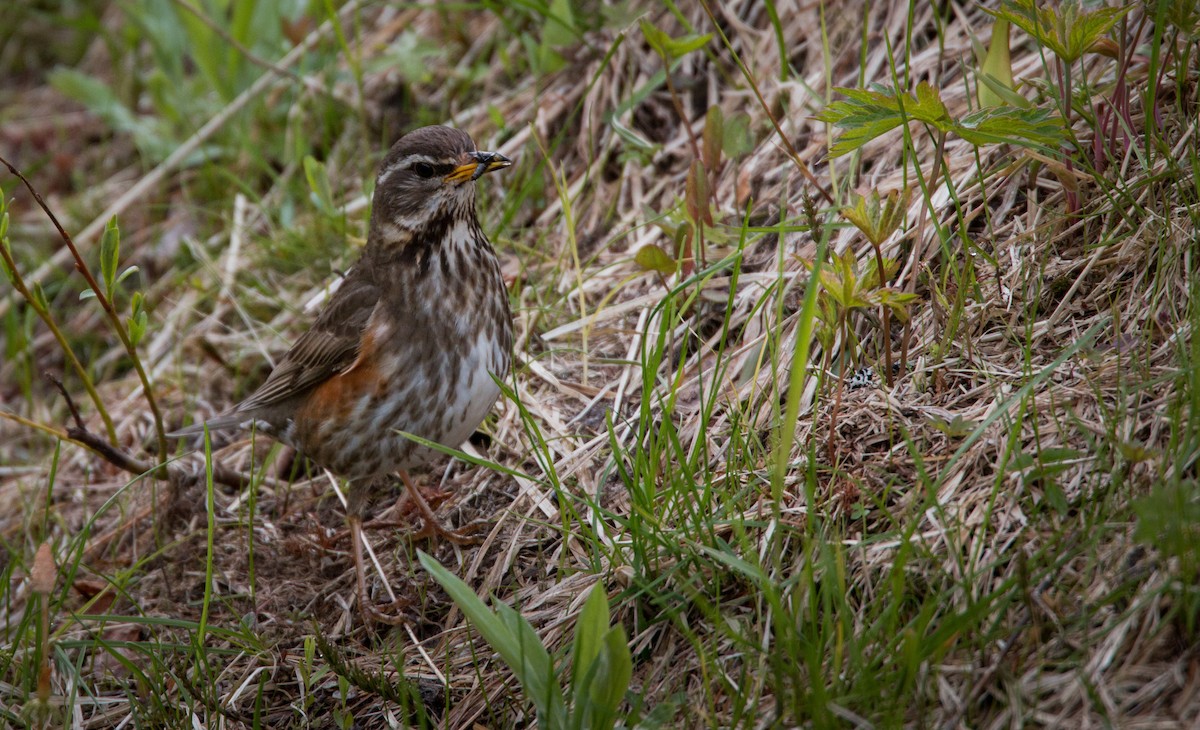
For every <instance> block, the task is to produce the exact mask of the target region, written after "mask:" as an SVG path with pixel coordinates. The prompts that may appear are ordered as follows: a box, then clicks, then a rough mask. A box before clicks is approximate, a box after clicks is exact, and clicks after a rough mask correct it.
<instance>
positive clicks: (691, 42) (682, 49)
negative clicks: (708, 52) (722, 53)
mask: <svg viewBox="0 0 1200 730" xmlns="http://www.w3.org/2000/svg"><path fill="white" fill-rule="evenodd" d="M712 37H713V36H712V33H705V34H704V35H696V34H694V33H691V34H688V35H685V36H681V37H679V38H668V39H667V41H666V44H665V47H666V50H667V54H668V56H670V57H671V58H681V57H683V56H686V55H687V54H689V53H691V52H692V51H698V50H700V49H701V48H703V47H705V46H706V45H708V42H709V41H711V40H712Z"/></svg>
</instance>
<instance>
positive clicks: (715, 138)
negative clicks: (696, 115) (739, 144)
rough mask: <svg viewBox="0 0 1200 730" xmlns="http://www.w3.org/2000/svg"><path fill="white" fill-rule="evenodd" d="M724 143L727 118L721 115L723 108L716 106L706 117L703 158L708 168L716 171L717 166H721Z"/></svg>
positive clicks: (711, 107)
mask: <svg viewBox="0 0 1200 730" xmlns="http://www.w3.org/2000/svg"><path fill="white" fill-rule="evenodd" d="M724 141H725V116H724V115H723V114H722V113H721V107H719V106H717V105H715V104H714V105H713V106H710V107H709V108H708V113H707V114H706V115H705V116H704V146H703V158H704V165H705V166H706V167H708V168H710V169H713V170H715V169H717V165H719V164H721V147H722V146H723V145H722V143H723V142H724Z"/></svg>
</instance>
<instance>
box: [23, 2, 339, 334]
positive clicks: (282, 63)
mask: <svg viewBox="0 0 1200 730" xmlns="http://www.w3.org/2000/svg"><path fill="white" fill-rule="evenodd" d="M357 8H358V3H347V4H346V5H345V7H344V8H343V9H342V12H353V11H355V10H357ZM332 27H333V24H332V23H330V22H329V21H325V22H324V23H322V24H321V25H320V27H318V28H317V29H316V30H314V31H313V32H312V33H310V34H309V35H308V37H307V38H305V39H304V42H303V43H300V44H299V45H297V46H296V47H295V48H293V49H292V50H290V51H288V53H287V55H285V56H284V57H283V58H281V59H280V60H279V62H278V63H277V64H275V67H278V68H287V67H288V66H291V65H293V64H294V63H296V61H298V60H299V59H300V58H302V57H303V56H304V54H305V53H307V52H308V51H309V50H310V49H312V47H313V46H315V45H316V44H317V41H319V40H321V38H322V37H324V35H325V34H326V33H328V32H329V30H330V29H331V28H332ZM273 70H274V69H273ZM278 80H279V77H278V76H276V75H275V74H273V73H264V74H263V75H262V76H259V77H258V79H257V80H256V81H255V82H254V83H253V84H251V85H250V86H249V87H248V88H247V89H246V90H245V91H243V92H242V93H241V94H239V95H238V97H237V98H235V99H234V100H233V101H231V102H230V103H229V104H228V105H227V106H226V107H225V108H224V109H222V110H221V111H220V112H218V113H217V114H216V115H214V116H213V117H212V118H211V119H209V120H208V121H207V122H206V123H205V124H204V126H203V127H201V128H200V129H198V130H196V133H195V134H193V135H192V136H191V137H189V138H188V139H187V141H185V142H184V143H183V144H181V145H179V147H177V148H176V149H175V151H174V152H172V153H171V154H170V155H168V156H167V159H165V160H163V161H162V162H160V163H158V166H157V167H155V168H154V169H153V170H151V171H150V172H149V173H148V174H147V175H146V176H145V177H143V178H142V179H140V180H138V181H137V182H136V183H134V184H133V185H132V186H131V187H130V188H129V189H128V190H126V191H125V193H124V194H123V195H121V197H119V198H117V199H116V201H114V202H113V204H112V205H110V206H108V208H106V209H105V210H104V212H103V213H101V214H100V215H98V216H96V218H95V219H93V220H92V222H91V223H89V224H88V225H87V227H86V228H84V229H83V231H82V232H80V234H79V236H78V238H79V240H81V241H86V240H88V239H90V238H92V237H93V236H95V235H96V234H98V233H100V232H101V231H102V230H103V229H104V224H105V223H107V222H108V220H109V219H110V218H112V217H113V216H114V215H118V214H120V213H122V212H124V211H125V209H126V208H128V207H129V206H130V205H132V204H134V203H136V202H138V201H141V200H144V199H145V197H146V193H148V192H149V191H150V189H151V188H153V187H154V186H155V185H157V184H158V183H160V182H162V180H163V178H165V177H166V176H167V174H168V173H171V172H173V171H174V170H175V169H176V168H178V167H180V166H181V165H183V163H184V162H185V161H186V160H187V159H188V158H189V157H191V156H192V154H193V153H195V151H196V150H198V149H200V146H201V145H203V144H204V143H205V142H206V141H208V139H209V138H210V137H212V136H213V135H214V134H216V133H217V130H219V129H220V128H221V127H223V126H225V123H226V122H228V121H229V120H230V119H233V118H234V117H236V116H237V115H238V114H239V113H240V112H241V111H242V109H244V108H245V107H246V106H247V105H249V104H250V103H251V102H254V101H257V100H259V99H261V98H262V96H263V93H264V92H265V91H266V90H267V89H268V88H269V87H270V86H271V85H272V84H273V83H275V82H276V81H278ZM67 258H68V257H65V256H62V255H61V254H56V255H55V256H54V257H53V258H52V259H51V260H50V261H47V262H46V263H45V264H43V265H42V266H40V267H39V268H38V269H37V271H34V272H33V274H31V275H30V277H29V280H30V281H31V282H33V283H35V284H36V283H39V282H41V280H42V279H44V278H45V277H46V276H47V275H49V273H50V272H51V271H53V270H54V269H55V267H58V266H61V265H63V264H64V263H66V261H67ZM10 306H11V300H9V299H8V298H7V297H5V298H4V299H0V317H2V316H4V314H5V313H6V312H7V311H8V308H9V307H10Z"/></svg>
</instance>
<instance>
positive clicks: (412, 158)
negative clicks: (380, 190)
mask: <svg viewBox="0 0 1200 730" xmlns="http://www.w3.org/2000/svg"><path fill="white" fill-rule="evenodd" d="M418 162H424V163H426V164H428V165H435V166H437V165H445V164H448V163H447V162H446V160H439V159H437V158H436V157H430V156H429V155H409V156H408V157H404V158H402V159H400V160H399V161H397V162H394V163H392V166H391V167H389V168H388V169H386V170H384V171H383V172H381V173H379V177H378V178H376V180H375V184H376V185H382V184H383V183H385V182H387V179H388V178H389V177H391V176H392V173H394V172H396V171H397V170H407V169H408V168H410V167H412V166H413V165H415V164H417V163H418Z"/></svg>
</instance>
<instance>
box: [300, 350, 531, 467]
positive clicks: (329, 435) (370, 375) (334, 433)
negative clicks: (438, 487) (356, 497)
mask: <svg viewBox="0 0 1200 730" xmlns="http://www.w3.org/2000/svg"><path fill="white" fill-rule="evenodd" d="M390 344H392V346H389V347H385V348H378V347H375V346H374V343H370V345H371V347H370V348H369V349H368V348H367V347H366V346H364V350H363V352H362V353H361V355H360V357H359V359H358V361H356V362H355V364H354V365H353V366H352V367H350V368H348V369H347V370H346V371H344V372H342V373H340V374H338V375H335V376H334V377H332V378H330V379H329V380H328V381H326V382H324V383H322V384H321V385H320V386H318V387H317V388H316V389H315V391H314V392H313V394H312V395H311V396H310V397H309V398H308V399H306V403H305V405H304V407H302V408H300V409H298V411H297V413H296V417H295V420H294V422H293V424H291V427H290V428H289V433H288V437H289V438H286V439H284V440H286V441H288V442H290V443H291V444H292V445H293V446H295V447H296V448H297V449H299V450H300V451H301V452H302V453H304V454H305V455H306V456H308V457H309V458H310V459H312V460H313V461H315V462H316V463H317V464H320V465H321V466H324V467H326V468H328V469H330V470H331V471H333V472H334V473H336V474H338V475H339V476H342V477H345V478H348V479H370V478H375V477H380V476H384V475H386V474H389V473H392V472H395V471H397V470H399V469H411V468H414V467H418V466H421V465H423V464H425V463H427V462H429V461H431V460H432V459H434V458H436V457H437V456H438V453H439V452H438V451H437V450H435V449H431V448H429V447H426V446H422V445H419V444H417V443H416V442H415V441H413V440H411V439H409V438H407V437H406V436H404V435H402V434H401V433H400V432H405V433H410V434H413V435H416V436H419V437H421V438H423V439H426V440H428V441H434V442H437V443H439V444H443V445H446V446H449V447H458V446H459V445H461V444H462V443H463V442H464V441H466V439H467V438H468V437H469V436H470V435H471V433H472V432H473V431H474V430H475V429H476V428H477V427H478V426H479V424H480V422H482V421H483V419H484V418H485V417H486V416H487V414H488V411H489V410H491V408H492V406H493V405H494V404H495V402H496V398H497V397H498V396H499V395H500V388H499V387H498V386H497V384H496V382H495V381H494V380H493V378H492V374H493V373H495V374H496V376H497V377H503V376H504V375H505V374H506V373H507V371H508V366H509V355H508V352H507V351H506V350H504V349H503V348H502V346H501V343H500V342H499V341H498V338H497V337H494V336H490V335H488V334H486V333H480V334H478V335H477V336H476V337H474V338H473V341H471V342H469V344H468V343H467V342H462V341H460V342H453V343H451V342H444V341H443V342H441V343H440V344H441V345H442V346H440V347H436V348H435V347H428V348H424V349H421V348H414V347H413V343H411V342H410V343H407V344H405V345H404V346H403V347H396V346H395V344H398V343H390ZM395 352H410V353H412V354H411V356H409V357H406V358H395V357H389V356H388V353H395Z"/></svg>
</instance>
